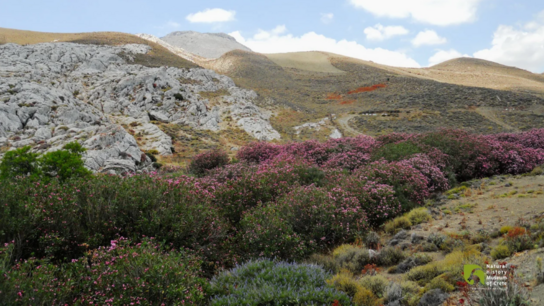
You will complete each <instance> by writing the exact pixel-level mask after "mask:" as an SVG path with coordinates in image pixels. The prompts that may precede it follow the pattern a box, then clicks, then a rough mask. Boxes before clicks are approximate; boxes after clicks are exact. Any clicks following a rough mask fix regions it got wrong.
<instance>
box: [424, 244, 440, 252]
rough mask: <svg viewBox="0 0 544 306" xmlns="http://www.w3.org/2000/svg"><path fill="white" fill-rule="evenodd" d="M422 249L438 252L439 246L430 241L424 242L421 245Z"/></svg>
mask: <svg viewBox="0 0 544 306" xmlns="http://www.w3.org/2000/svg"><path fill="white" fill-rule="evenodd" d="M421 249H422V250H423V252H436V251H438V247H437V246H436V245H435V244H434V243H430V242H424V243H423V244H422V245H421Z"/></svg>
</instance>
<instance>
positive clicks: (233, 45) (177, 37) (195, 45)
mask: <svg viewBox="0 0 544 306" xmlns="http://www.w3.org/2000/svg"><path fill="white" fill-rule="evenodd" d="M161 39H162V40H163V41H165V42H167V43H169V44H170V45H172V46H175V47H179V48H183V49H185V50H187V51H189V52H191V53H193V54H195V55H198V56H201V57H204V58H218V57H220V56H222V55H223V54H225V53H227V52H229V51H232V50H243V51H251V50H250V49H249V48H248V47H246V46H244V45H242V44H240V43H238V42H237V41H236V39H234V37H232V36H230V35H228V34H224V33H198V32H193V31H181V32H172V33H170V34H168V35H166V36H164V37H161Z"/></svg>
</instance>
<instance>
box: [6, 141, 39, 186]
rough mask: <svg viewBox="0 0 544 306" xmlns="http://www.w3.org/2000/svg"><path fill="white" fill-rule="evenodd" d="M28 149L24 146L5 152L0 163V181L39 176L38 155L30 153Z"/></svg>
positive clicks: (28, 147)
mask: <svg viewBox="0 0 544 306" xmlns="http://www.w3.org/2000/svg"><path fill="white" fill-rule="evenodd" d="M30 149H31V148H30V146H26V147H22V148H19V149H16V150H13V151H8V152H6V154H4V158H2V162H1V163H0V179H3V180H5V179H11V178H14V177H16V176H37V175H39V168H38V165H37V161H38V154H37V153H32V152H31V151H30Z"/></svg>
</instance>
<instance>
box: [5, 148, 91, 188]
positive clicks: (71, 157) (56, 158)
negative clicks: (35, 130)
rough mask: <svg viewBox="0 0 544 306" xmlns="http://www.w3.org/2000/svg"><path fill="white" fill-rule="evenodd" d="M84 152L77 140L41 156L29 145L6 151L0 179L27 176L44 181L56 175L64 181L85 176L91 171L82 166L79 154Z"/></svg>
mask: <svg viewBox="0 0 544 306" xmlns="http://www.w3.org/2000/svg"><path fill="white" fill-rule="evenodd" d="M84 152H85V149H84V148H83V147H82V146H81V145H80V144H79V143H77V142H71V143H68V144H66V145H65V146H64V148H63V150H58V151H53V152H48V153H45V154H43V155H42V156H39V154H37V153H33V152H31V148H30V147H29V146H26V147H22V148H19V149H16V150H13V151H8V152H7V153H6V154H5V156H4V158H3V159H2V162H1V163H0V179H10V178H14V177H16V176H29V177H33V178H41V179H42V180H45V181H48V180H49V179H51V178H55V177H56V178H58V179H60V180H62V181H64V180H67V179H69V178H72V177H87V176H90V175H91V172H90V171H89V170H87V169H86V168H85V167H84V166H83V164H84V163H83V160H82V158H81V155H82V154H83V153H84Z"/></svg>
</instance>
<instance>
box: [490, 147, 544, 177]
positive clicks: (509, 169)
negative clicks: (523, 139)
mask: <svg viewBox="0 0 544 306" xmlns="http://www.w3.org/2000/svg"><path fill="white" fill-rule="evenodd" d="M487 140H488V141H489V143H490V146H491V147H492V150H491V151H490V152H489V154H488V158H489V160H491V161H492V162H493V163H494V166H495V169H494V170H495V171H494V174H520V173H525V172H530V171H531V170H533V169H534V168H535V167H537V166H539V165H541V164H542V163H544V150H543V149H533V148H527V147H524V146H522V145H520V144H518V143H512V142H505V141H501V142H499V141H495V140H493V139H492V138H487Z"/></svg>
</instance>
